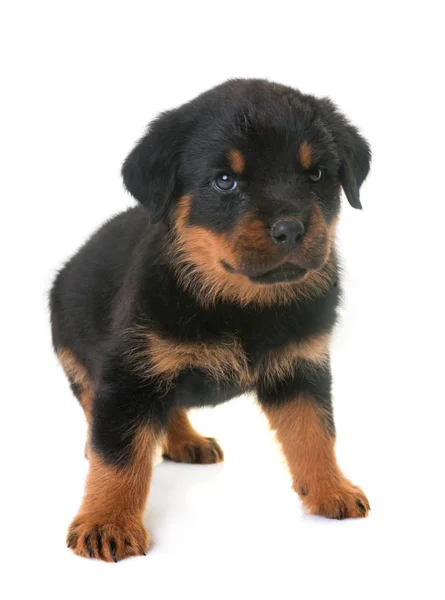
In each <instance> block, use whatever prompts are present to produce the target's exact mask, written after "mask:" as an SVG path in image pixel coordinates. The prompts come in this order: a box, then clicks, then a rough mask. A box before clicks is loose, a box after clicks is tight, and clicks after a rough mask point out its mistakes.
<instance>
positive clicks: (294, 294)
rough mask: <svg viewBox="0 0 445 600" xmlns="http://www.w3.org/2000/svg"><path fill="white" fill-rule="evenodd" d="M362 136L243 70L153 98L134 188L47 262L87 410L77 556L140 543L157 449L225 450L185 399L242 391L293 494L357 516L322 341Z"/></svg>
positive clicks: (185, 458) (328, 106)
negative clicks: (270, 435) (64, 258)
mask: <svg viewBox="0 0 445 600" xmlns="http://www.w3.org/2000/svg"><path fill="white" fill-rule="evenodd" d="M369 166H370V147H369V145H368V143H367V142H366V141H365V140H364V139H363V137H362V136H361V135H360V134H359V133H358V131H357V129H356V128H355V127H354V126H352V125H351V124H350V123H349V122H348V121H347V119H346V118H345V117H344V116H343V115H342V114H340V112H339V111H338V109H337V108H336V107H335V105H334V104H333V103H332V102H331V101H330V100H329V99H326V98H323V99H317V98H315V97H314V96H310V95H306V94H303V93H301V92H299V91H297V90H295V89H292V88H290V87H286V86H284V85H279V84H276V83H271V82H269V81H264V80H255V79H246V80H243V79H238V80H231V81H228V82H226V83H224V84H222V85H219V86H217V87H215V88H213V89H211V90H210V91H207V92H205V93H203V94H202V95H200V96H198V97H197V98H196V99H194V100H193V101H191V102H189V103H187V104H185V105H183V106H181V107H179V108H177V109H175V110H171V111H168V112H165V113H163V114H161V115H160V116H159V117H158V118H157V119H155V120H154V121H153V122H152V123H151V125H150V126H149V128H148V130H147V132H146V134H145V135H144V136H143V137H142V138H141V140H140V141H139V142H138V143H137V144H136V147H135V148H134V149H133V150H132V152H131V153H130V155H129V156H128V157H127V159H126V160H125V162H124V164H123V168H122V175H123V180H124V183H125V186H126V188H127V190H128V191H129V192H130V193H131V194H132V195H133V196H134V198H135V199H136V200H137V201H138V202H139V205H137V206H136V207H134V208H131V209H129V210H127V211H126V212H124V213H122V214H119V215H118V216H116V217H114V218H113V219H111V220H110V221H109V222H108V223H106V224H105V225H104V226H103V227H101V228H100V229H99V230H98V231H97V232H96V233H95V234H94V235H93V236H92V237H91V238H90V239H89V241H88V242H87V243H86V244H85V245H84V246H83V247H82V248H81V249H80V250H79V251H78V252H77V254H76V255H75V256H74V257H73V258H72V259H71V260H70V261H69V262H68V263H67V264H66V265H65V266H64V267H63V269H62V270H61V271H60V272H59V273H58V275H57V277H56V279H55V281H54V284H53V287H52V290H51V294H50V307H51V323H52V336H53V344H54V349H55V351H56V353H57V356H58V359H59V361H60V363H61V364H62V367H63V369H64V370H65V373H66V375H67V377H68V380H69V382H70V385H71V389H72V391H73V393H74V394H75V396H76V397H77V398H78V400H79V402H80V404H81V406H82V408H83V409H84V411H85V415H86V419H87V421H88V424H89V434H88V443H87V455H88V458H89V462H90V467H89V473H88V477H87V482H86V488H85V495H84V498H83V502H82V505H81V507H80V510H79V513H78V515H77V516H76V517H75V518H74V520H73V522H72V523H71V525H70V527H69V531H68V538H67V543H68V546H69V547H70V548H71V549H72V550H73V551H74V552H75V553H76V554H79V555H81V556H86V557H94V558H100V559H102V560H105V561H117V560H119V559H122V558H125V557H127V556H131V555H137V554H144V553H145V551H146V550H147V549H148V548H149V545H150V540H149V535H148V533H147V531H146V530H145V528H144V525H143V520H142V518H143V513H144V508H145V503H146V498H147V494H148V489H149V485H150V477H151V472H152V459H153V455H154V452H155V450H156V449H157V447H158V446H161V447H162V451H163V454H164V456H165V457H166V458H167V459H170V460H174V461H178V462H187V463H202V464H209V463H217V462H219V461H222V460H223V451H222V449H221V448H220V446H219V445H218V443H217V442H216V441H215V440H214V439H213V438H209V437H203V436H202V435H200V434H199V433H198V432H196V431H195V430H194V429H193V427H192V425H191V423H190V421H189V419H188V416H187V411H188V409H190V408H192V407H199V406H214V405H217V404H219V403H220V402H224V401H226V400H228V399H230V398H232V397H234V396H237V395H239V394H242V393H245V392H254V393H255V394H256V397H257V399H258V402H259V404H260V405H261V407H262V408H263V410H264V412H265V414H266V416H267V418H268V420H269V422H270V425H271V427H272V428H273V429H274V430H275V431H276V436H277V439H278V441H279V442H280V444H281V446H282V449H283V452H284V454H285V456H286V459H287V462H288V466H289V470H290V473H291V476H292V481H293V486H294V488H295V491H296V492H297V493H298V495H299V496H300V498H301V500H302V503H303V505H304V507H305V508H306V510H307V511H308V512H309V513H311V514H317V515H323V516H325V517H328V518H334V519H344V518H347V517H365V516H366V515H367V514H368V511H369V503H368V500H367V498H366V496H365V494H364V493H363V492H362V490H361V489H360V488H359V487H357V486H355V485H353V484H352V483H351V482H350V481H349V480H348V479H347V478H346V477H345V476H344V475H343V473H342V472H341V470H340V469H339V467H338V465H337V462H336V458H335V452H334V443H335V427H334V418H333V412H332V401H331V370H330V364H329V341H330V338H331V333H332V330H333V327H334V325H335V321H336V308H337V304H338V301H339V296H340V281H339V268H338V258H337V252H336V249H335V230H336V224H337V217H338V214H339V209H340V196H341V188H342V189H343V190H344V193H345V195H346V198H347V199H348V201H349V203H350V204H351V206H353V207H354V208H361V205H360V198H359V189H360V186H361V184H362V183H363V181H364V179H365V178H366V176H367V174H368V171H369Z"/></svg>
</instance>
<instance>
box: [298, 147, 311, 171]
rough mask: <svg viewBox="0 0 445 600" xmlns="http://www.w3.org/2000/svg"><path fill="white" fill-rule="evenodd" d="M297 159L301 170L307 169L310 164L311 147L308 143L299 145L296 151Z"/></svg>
mask: <svg viewBox="0 0 445 600" xmlns="http://www.w3.org/2000/svg"><path fill="white" fill-rule="evenodd" d="M298 157H299V159H300V163H301V166H302V167H303V169H309V167H310V166H311V164H312V146H311V144H309V142H302V143H301V145H300V148H299V150H298Z"/></svg>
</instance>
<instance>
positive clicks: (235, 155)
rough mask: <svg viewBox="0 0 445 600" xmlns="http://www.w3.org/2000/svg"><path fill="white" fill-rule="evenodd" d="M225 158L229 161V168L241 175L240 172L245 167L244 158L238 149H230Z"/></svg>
mask: <svg viewBox="0 0 445 600" xmlns="http://www.w3.org/2000/svg"><path fill="white" fill-rule="evenodd" d="M227 160H228V162H229V166H230V168H231V169H232V170H233V171H234V172H235V173H237V174H238V175H241V173H243V172H244V169H245V168H246V159H245V158H244V156H243V155H242V154H241V152H240V151H239V150H231V151H230V152H229V153H228V154H227Z"/></svg>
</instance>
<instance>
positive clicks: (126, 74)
mask: <svg viewBox="0 0 445 600" xmlns="http://www.w3.org/2000/svg"><path fill="white" fill-rule="evenodd" d="M440 4H441V3H439V2H436V3H434V2H422V3H417V2H416V3H413V2H409V1H406V2H400V3H397V2H389V1H387V2H385V3H382V4H381V5H379V4H378V2H367V3H365V2H357V1H356V2H354V3H350V4H346V3H344V2H329V3H326V4H323V3H322V2H307V1H306V2H297V1H293V2H289V3H282V2H279V1H274V2H272V3H264V6H263V4H262V3H259V2H255V3H254V2H252V3H250V2H245V3H241V2H238V3H233V4H231V3H230V2H227V1H226V2H224V3H212V2H203V3H202V5H198V4H197V3H193V2H182V3H179V2H178V3H177V5H176V6H175V4H174V3H169V2H162V3H158V2H156V3H155V2H153V3H150V2H148V1H147V2H144V3H140V4H135V3H133V2H128V1H127V2H121V3H119V2H112V1H111V0H110V1H108V2H94V1H88V2H82V1H79V0H78V1H76V2H60V1H58V2H52V3H50V2H44V1H41V2H20V1H18V0H15V1H13V0H10V1H9V2H5V3H4V4H3V10H2V13H3V14H2V16H1V19H0V22H1V29H2V31H1V32H0V43H1V45H2V48H1V49H0V50H1V54H0V56H1V61H2V72H1V84H2V92H1V112H0V118H1V129H0V144H1V183H0V185H1V190H0V192H1V193H0V198H1V203H2V204H1V236H0V243H1V253H0V256H1V281H2V293H1V296H0V302H1V303H2V311H1V320H2V329H1V330H2V350H1V352H2V355H3V356H2V367H3V368H2V371H3V373H2V386H1V395H2V405H1V407H2V408H1V411H2V428H1V436H0V437H1V444H2V453H1V457H2V479H1V481H2V484H1V487H2V492H1V502H2V505H4V508H2V511H1V519H2V523H1V528H0V542H1V543H0V552H1V553H2V555H4V556H2V558H1V562H0V564H1V570H2V572H3V575H2V578H1V584H0V585H1V586H2V587H4V588H5V589H4V590H3V593H2V597H3V598H8V599H9V598H30V597H46V598H71V597H73V598H74V597H79V595H81V594H84V597H88V598H89V597H92V598H93V597H100V598H107V599H108V600H112V599H113V598H118V597H119V598H120V597H123V595H124V594H125V597H127V598H131V597H133V596H134V595H135V594H138V597H148V598H163V599H164V598H166V599H169V598H174V597H179V596H183V597H193V598H195V599H201V598H206V599H207V598H214V597H216V598H220V597H221V598H228V597H229V598H257V597H262V596H270V597H273V598H285V599H287V598H305V599H306V598H322V597H325V596H326V594H329V596H330V597H334V598H354V599H356V598H360V597H362V598H376V597H379V598H405V597H407V596H408V595H409V594H412V595H413V597H417V598H420V597H421V598H428V599H435V598H440V597H442V598H443V597H444V585H443V575H442V576H441V575H440V569H442V571H443V559H444V552H443V539H444V506H443V505H444V497H443V459H444V449H443V442H442V440H443V439H444V423H443V402H444V399H445V398H444V395H445V394H444V385H443V359H444V348H443V343H444V342H443V340H444V333H445V331H444V318H443V303H444V301H443V258H444V251H443V242H442V240H443V227H444V216H445V212H444V201H445V198H444V191H443V190H444V184H443V180H444V176H443V171H444V162H445V161H444V158H445V157H444V150H443V140H444V139H445V138H444V134H445V131H444V125H443V124H444V97H443V93H442V92H441V89H440V86H441V84H443V58H440V55H442V57H443V55H444V51H445V49H444V44H443V41H442V40H443V23H442V22H441V19H440V17H439V7H440ZM235 76H250V77H267V78H269V79H273V80H276V81H279V82H281V83H284V84H289V85H292V86H294V87H298V88H300V89H301V90H302V91H304V92H309V93H314V94H317V95H328V96H330V97H331V98H332V99H333V100H334V101H335V102H336V103H338V105H339V106H340V107H341V108H342V109H343V110H344V111H345V113H346V114H347V115H348V116H349V117H350V119H351V120H352V121H353V122H354V123H356V124H357V125H358V126H359V127H360V128H361V130H362V132H363V133H364V134H365V136H366V137H367V138H368V139H369V141H370V142H371V144H372V148H373V153H374V160H373V166H372V170H371V174H370V177H369V179H368V181H367V182H366V184H365V185H364V187H363V190H362V203H363V205H364V210H363V211H362V212H358V211H354V210H353V209H351V208H350V207H349V206H348V205H347V203H346V202H345V203H344V206H343V211H342V221H341V226H340V230H339V241H340V249H341V251H342V254H343V256H344V264H345V269H346V277H345V288H346V297H345V302H344V310H343V311H342V319H341V323H340V325H339V327H338V329H337V335H336V338H335V343H334V348H333V370H334V377H335V389H334V392H335V408H336V420H337V429H338V443H337V449H338V458H339V462H340V465H341V466H342V468H343V470H344V471H345V473H346V474H347V476H349V477H350V478H351V479H353V481H354V482H355V483H357V484H359V485H361V486H362V487H363V489H364V490H365V492H366V493H367V495H368V497H369V499H370V502H371V506H372V511H371V515H370V517H369V518H368V519H366V520H354V521H352V520H349V521H344V522H336V521H329V520H326V519H322V518H319V517H307V516H304V515H303V513H302V510H301V506H300V504H299V501H298V499H297V497H296V496H295V495H294V494H293V492H292V491H291V489H290V480H289V477H288V474H287V472H286V469H285V467H284V465H283V464H282V461H281V458H280V454H279V452H278V450H277V448H276V446H275V445H274V443H273V439H272V436H271V434H270V433H269V431H268V429H267V427H266V423H265V420H264V418H263V416H262V415H261V414H260V413H259V411H258V409H257V407H256V405H255V403H254V401H253V400H252V399H251V398H241V399H236V400H234V401H232V402H231V403H228V404H226V405H224V406H221V407H218V408H217V409H214V410H202V411H200V412H196V413H195V414H194V415H193V420H194V422H195V424H196V426H197V428H198V430H200V431H202V432H203V433H205V434H206V435H214V436H216V437H217V438H218V439H219V441H220V442H221V445H222V446H223V448H224V450H225V453H226V461H225V463H223V464H222V465H217V466H192V465H176V464H167V463H163V464H161V465H159V466H158V467H157V468H156V472H155V475H154V478H153V484H152V490H151V494H150V499H149V503H148V509H147V513H146V525H147V527H148V529H149V530H150V531H151V533H152V536H153V540H154V547H153V549H152V551H151V552H150V553H149V554H148V555H147V557H146V558H143V557H142V558H137V559H130V560H125V561H123V562H121V563H119V564H117V565H115V564H111V565H110V564H104V563H101V562H98V561H92V560H86V559H81V558H78V557H76V556H75V555H74V554H72V553H71V552H70V551H69V550H67V549H66V547H65V532H66V528H67V526H68V524H69V522H70V520H71V518H72V517H73V516H74V514H75V512H76V510H77V507H78V504H79V502H80V499H81V494H82V488H83V481H84V476H85V473H86V469H87V463H86V461H85V460H84V458H83V448H84V438H85V424H84V420H83V415H82V411H81V409H80V408H79V406H78V405H77V402H76V401H75V399H74V398H73V397H72V395H71V392H70V391H69V388H68V385H67V383H66V381H65V379H64V376H63V373H62V371H61V369H60V368H59V367H58V365H57V363H56V360H55V358H54V356H53V355H52V350H51V346H50V337H49V327H48V310H47V291H48V288H49V286H50V282H51V280H52V278H53V277H54V274H55V272H56V269H57V268H58V267H59V266H60V265H61V264H62V262H63V261H64V260H65V259H67V258H68V257H69V256H70V255H71V254H72V253H73V252H74V251H75V250H76V249H77V248H78V246H79V245H80V243H81V242H83V241H84V240H85V239H86V238H87V236H88V235H89V234H90V233H91V232H92V231H93V230H94V229H95V228H96V227H97V226H98V225H99V224H100V223H102V222H103V221H104V220H105V219H106V218H108V217H109V216H110V215H112V214H114V213H116V212H118V211H120V210H122V209H123V208H124V207H126V206H128V205H130V204H131V199H130V198H129V196H127V195H126V194H125V192H124V191H123V187H122V184H121V181H120V175H119V170H120V165H121V162H122V160H123V158H124V157H125V156H126V153H127V152H128V151H129V150H130V148H131V146H132V144H133V143H134V141H135V140H136V139H137V138H138V136H139V135H141V133H142V131H143V129H144V127H145V125H146V123H147V122H148V121H149V120H151V119H152V118H153V117H154V116H155V114H156V113H157V112H159V111H160V110H164V109H167V108H170V107H173V106H176V105H178V104H181V103H182V102H184V101H186V100H189V99H191V98H192V97H194V96H195V95H196V94H198V93H200V92H202V91H204V90H205V89H207V88H209V87H211V86H213V85H214V84H217V83H219V82H221V81H223V80H225V79H227V78H229V77H235Z"/></svg>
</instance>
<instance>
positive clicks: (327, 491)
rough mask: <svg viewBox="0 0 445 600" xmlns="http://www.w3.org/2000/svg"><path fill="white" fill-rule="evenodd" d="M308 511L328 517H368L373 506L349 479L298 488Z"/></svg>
mask: <svg viewBox="0 0 445 600" xmlns="http://www.w3.org/2000/svg"><path fill="white" fill-rule="evenodd" d="M297 491H298V493H299V495H300V498H301V500H302V502H303V505H304V507H305V509H306V511H307V512H308V513H309V514H311V515H321V516H322V517H327V518H328V519H349V518H357V517H367V516H368V513H369V511H370V510H371V507H370V506H369V501H368V498H367V497H366V496H365V494H364V492H363V491H362V490H361V489H360V488H359V487H357V486H356V485H353V484H352V483H350V482H349V481H347V480H346V481H345V482H342V483H341V484H337V485H335V486H334V485H333V486H326V487H325V486H318V488H317V489H315V490H311V489H310V488H309V487H304V486H301V487H299V488H297Z"/></svg>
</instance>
